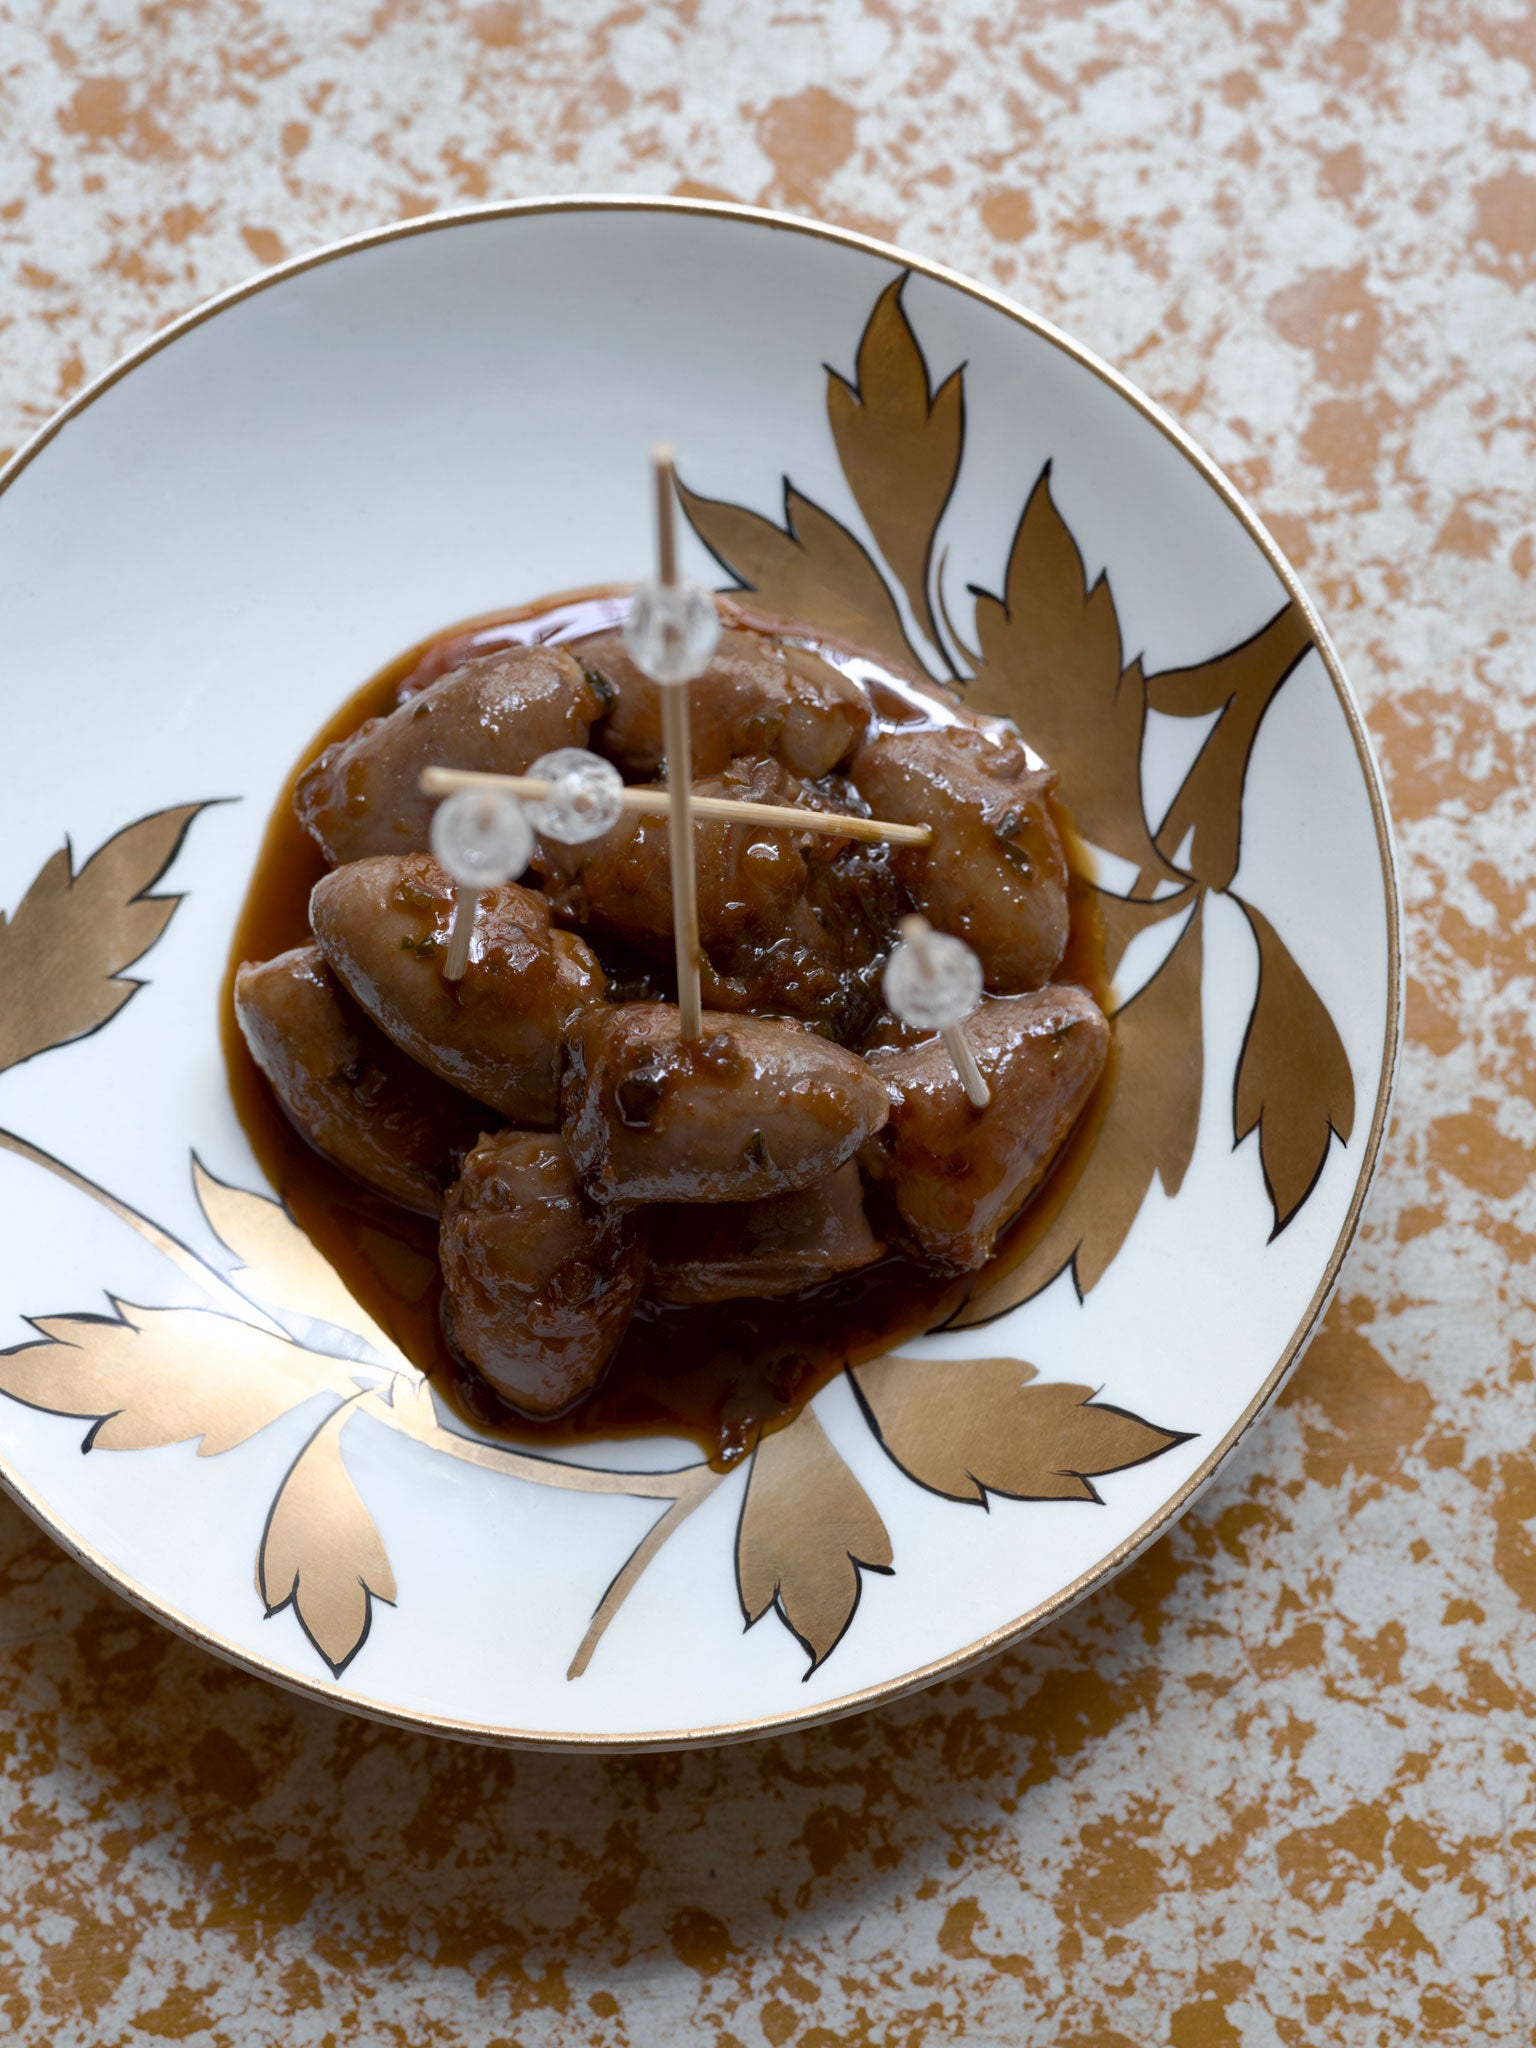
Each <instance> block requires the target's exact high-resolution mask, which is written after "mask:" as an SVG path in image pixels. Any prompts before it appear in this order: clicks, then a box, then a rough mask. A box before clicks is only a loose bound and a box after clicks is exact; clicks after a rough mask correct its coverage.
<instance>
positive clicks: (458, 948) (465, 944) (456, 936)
mask: <svg viewBox="0 0 1536 2048" xmlns="http://www.w3.org/2000/svg"><path fill="white" fill-rule="evenodd" d="M479 898H480V891H479V890H478V889H476V888H472V887H470V886H469V885H468V884H466V883H463V882H461V883H459V885H458V886H457V887H456V888H455V890H454V892H453V923H452V924H451V925H450V926H449V927H448V951H447V952H446V953H445V954H444V956H443V979H444V981H462V980H463V979H464V970H465V968H466V967H467V966H468V965H469V944H470V940H471V939H473V937H474V936H475V911H476V909H477V907H478V904H479Z"/></svg>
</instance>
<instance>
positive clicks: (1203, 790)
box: [1146, 604, 1312, 889]
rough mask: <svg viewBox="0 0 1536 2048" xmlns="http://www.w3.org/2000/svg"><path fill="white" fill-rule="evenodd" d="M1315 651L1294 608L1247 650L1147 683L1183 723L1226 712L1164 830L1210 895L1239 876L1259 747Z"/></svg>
mask: <svg viewBox="0 0 1536 2048" xmlns="http://www.w3.org/2000/svg"><path fill="white" fill-rule="evenodd" d="M1311 645H1312V633H1311V629H1310V628H1309V627H1308V625H1307V622H1306V620H1305V618H1304V617H1303V616H1302V613H1301V609H1300V607H1299V606H1298V605H1295V604H1287V605H1286V606H1285V607H1284V609H1283V610H1281V611H1278V612H1276V614H1275V616H1274V617H1273V618H1272V619H1271V620H1270V621H1269V623H1268V625H1266V626H1263V627H1262V628H1261V629H1260V630H1259V631H1258V632H1257V633H1255V634H1254V636H1253V638H1252V639H1251V640H1245V641H1244V642H1243V644H1242V645H1241V646H1240V647H1232V648H1229V649H1228V650H1227V652H1226V653H1225V654H1218V655H1216V656H1215V657H1214V659H1213V660H1210V661H1205V662H1201V663H1199V664H1198V665H1197V666H1196V667H1194V668H1183V669H1166V670H1164V671H1163V672H1162V673H1161V674H1160V675H1155V676H1148V677H1147V680H1146V690H1147V702H1148V703H1149V704H1150V705H1151V706H1152V708H1153V710H1154V711H1165V712H1168V713H1170V714H1171V715H1172V716H1174V717H1177V718H1196V717H1208V716H1209V715H1210V713H1211V712H1213V711H1219V712H1220V713H1221V716H1220V717H1219V718H1218V719H1217V721H1216V724H1215V725H1214V726H1213V727H1212V729H1211V731H1210V732H1209V733H1208V734H1207V736H1206V741H1205V745H1204V746H1203V747H1202V748H1201V749H1200V752H1199V753H1198V754H1197V755H1196V756H1195V761H1194V765H1193V766H1192V767H1191V769H1190V771H1189V773H1188V775H1186V776H1185V778H1184V782H1183V785H1182V786H1181V788H1180V789H1179V792H1178V794H1177V796H1175V798H1174V800H1173V803H1172V805H1171V806H1170V808H1169V811H1168V815H1167V816H1166V817H1165V818H1164V819H1163V822H1162V824H1161V825H1160V826H1159V827H1158V830H1157V845H1158V850H1159V852H1160V853H1161V854H1162V856H1163V858H1164V859H1165V860H1167V861H1169V862H1171V863H1175V864H1177V866H1178V867H1179V868H1180V869H1181V870H1183V871H1184V872H1185V873H1187V874H1191V875H1193V876H1194V878H1195V880H1196V881H1197V882H1203V883H1204V884H1205V886H1206V887H1207V888H1208V889H1225V888H1227V887H1228V886H1229V885H1230V883H1231V881H1232V877H1233V876H1234V875H1235V874H1236V873H1237V863H1238V856H1239V854H1240V852H1241V849H1242V822H1243V784H1244V782H1245V781H1246V779H1247V775H1248V759H1249V756H1250V755H1251V754H1252V752H1253V743H1254V740H1255V739H1256V738H1257V737H1258V731H1259V725H1260V722H1261V721H1262V719H1263V717H1264V714H1265V712H1266V711H1267V710H1268V709H1269V707H1270V705H1271V704H1272V703H1273V702H1274V700H1275V694H1276V692H1277V691H1278V690H1279V688H1280V686H1281V684H1282V683H1283V682H1284V681H1285V680H1286V678H1287V677H1288V676H1289V675H1290V674H1291V672H1292V670H1293V669H1294V668H1295V666H1296V664H1297V663H1298V662H1299V661H1300V660H1301V657H1302V656H1303V655H1304V654H1305V653H1306V651H1307V649H1308V648H1309V647H1310V646H1311ZM1186 840H1187V841H1188V850H1187V852H1186V851H1185V842H1186Z"/></svg>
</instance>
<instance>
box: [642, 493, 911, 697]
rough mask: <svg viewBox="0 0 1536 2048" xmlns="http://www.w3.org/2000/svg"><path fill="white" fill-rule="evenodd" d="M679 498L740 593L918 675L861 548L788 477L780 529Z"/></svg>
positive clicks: (731, 509)
mask: <svg viewBox="0 0 1536 2048" xmlns="http://www.w3.org/2000/svg"><path fill="white" fill-rule="evenodd" d="M677 495H678V498H679V500H680V501H681V503H682V507H683V510H684V512H685V513H686V514H687V516H688V520H689V523H690V524H691V525H692V527H693V530H694V532H695V533H696V534H697V535H698V536H699V539H700V540H701V541H703V543H704V545H705V547H707V548H708V549H709V551H710V553H711V554H712V555H713V556H714V557H715V559H716V561H718V562H719V563H720V565H721V567H722V568H724V569H725V570H727V571H728V572H729V574H731V575H732V576H734V577H735V578H736V580H737V583H738V585H739V586H740V587H743V588H745V589H747V590H750V591H752V592H754V593H755V594H756V596H757V598H758V600H759V602H760V603H761V605H762V607H763V609H764V610H765V611H767V612H771V613H773V614H775V615H777V616H778V617H780V618H786V619H803V620H805V621H806V622H807V623H808V624H810V625H813V626H819V627H820V628H821V630H822V631H823V632H825V633H829V634H831V635H833V636H834V637H835V638H837V639H842V640H847V641H849V642H851V643H852V645H854V646H855V647H862V648H864V649H865V650H866V651H867V652H868V653H870V654H874V655H880V656H882V657H884V658H885V659H886V660H887V661H890V662H893V663H894V664H895V666H896V667H897V668H899V669H904V670H907V671H909V672H912V673H916V674H919V675H920V674H921V673H922V672H923V671H922V664H921V663H920V662H919V661H918V659H917V657H916V655H915V654H914V653H913V652H912V648H911V646H910V644H909V643H908V640H907V636H906V633H905V631H904V629H903V627H902V623H901V614H900V612H899V611H898V610H897V609H896V601H895V599H894V598H893V597H892V596H891V593H890V591H889V589H888V588H887V587H886V582H885V578H884V577H883V576H882V575H881V574H880V571H879V570H878V569H877V568H876V567H875V565H874V563H873V562H872V561H871V560H870V558H869V555H868V553H867V552H866V550H865V549H864V548H863V547H862V546H861V545H860V543H859V542H858V541H857V540H855V539H854V537H853V535H852V534H851V533H850V532H849V531H848V529H847V527H846V526H843V525H841V524H840V523H839V522H838V521H837V520H836V519H834V518H833V517H832V515H831V513H830V512H824V511H823V510H822V509H821V507H820V506H819V505H815V504H812V502H811V500H810V499H809V498H804V497H802V496H801V495H800V493H799V492H798V491H797V490H796V489H795V488H794V486H793V485H792V484H791V483H789V481H788V480H787V479H786V481H785V484H784V524H783V526H782V527H780V526H775V525H774V523H773V521H772V520H771V519H764V518H763V517H762V515H761V514H760V513H757V512H749V511H748V510H747V509H746V507H745V506H742V505H731V504H728V503H727V502H726V501H725V500H724V499H722V498H701V497H699V496H697V495H696V494H695V493H694V492H693V491H689V490H685V489H684V488H683V486H682V485H681V484H679V485H678V487H677Z"/></svg>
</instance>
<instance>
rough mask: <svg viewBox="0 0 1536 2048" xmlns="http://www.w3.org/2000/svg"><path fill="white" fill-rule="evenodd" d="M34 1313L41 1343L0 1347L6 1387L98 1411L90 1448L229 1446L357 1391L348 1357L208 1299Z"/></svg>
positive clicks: (202, 1453) (21, 1397)
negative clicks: (309, 1405)
mask: <svg viewBox="0 0 1536 2048" xmlns="http://www.w3.org/2000/svg"><path fill="white" fill-rule="evenodd" d="M112 1306H113V1308H114V1309H115V1310H116V1311H117V1313H116V1315H115V1316H38V1317H35V1318H34V1319H33V1323H32V1327H33V1328H34V1329H35V1330H39V1331H41V1333H42V1339H43V1341H42V1342H41V1343H36V1344H21V1345H18V1346H17V1347H16V1349H15V1350H13V1351H7V1352H4V1353H0V1392H4V1393H7V1394H9V1395H10V1396H11V1397H12V1399H13V1400H17V1401H25V1402H26V1403H27V1405H28V1406H29V1407H32V1408H44V1409H47V1410H48V1411H49V1412H50V1413H52V1414H54V1415H78V1416H81V1417H94V1418H96V1423H95V1427H94V1428H93V1429H92V1430H91V1431H90V1433H89V1435H88V1436H87V1438H86V1445H85V1447H86V1448H87V1449H91V1450H104V1451H141V1450H149V1449H151V1448H154V1447H156V1446H158V1445H161V1444H180V1443H189V1442H191V1441H192V1440H193V1439H194V1438H198V1439H200V1442H199V1443H198V1456H199V1457H201V1458H211V1457H215V1456H217V1454H218V1453H219V1452H220V1451H228V1450H232V1449H233V1448H234V1446H235V1445H236V1444H242V1443H244V1442H245V1441H246V1440H247V1438H249V1437H253V1436H255V1435H256V1433H257V1431H258V1430H263V1429H265V1428H266V1427H267V1425H268V1424H269V1423H272V1422H276V1421H277V1420H278V1418H279V1417H280V1416H283V1415H286V1414H288V1412H289V1411H290V1410H291V1409H293V1408H296V1407H297V1406H298V1405H299V1403H300V1402H301V1401H307V1400H308V1399H309V1398H310V1397H311V1396H312V1395H314V1394H319V1393H324V1392H326V1391H331V1392H345V1393H349V1394H350V1393H351V1392H352V1391H353V1388H352V1385H351V1382H350V1381H349V1380H348V1379H347V1378H346V1377H345V1367H344V1364H343V1362H342V1361H340V1360H337V1359H330V1358H324V1357H321V1356H320V1355H319V1354H318V1353H316V1352H313V1351H306V1350H304V1349H303V1347H302V1346H300V1345H298V1344H291V1343H289V1342H288V1341H287V1339H286V1338H283V1337H274V1336H270V1335H269V1334H268V1333H267V1332H266V1331H265V1330H258V1329H255V1328H253V1327H252V1325H251V1324H249V1323H242V1322H237V1321H236V1320H235V1318H234V1317H233V1316H226V1315H217V1314H215V1313H213V1312H212V1311H211V1310H208V1309H202V1308H135V1307H131V1306H129V1305H128V1304H127V1303H124V1302H118V1301H114V1302H113V1304H112Z"/></svg>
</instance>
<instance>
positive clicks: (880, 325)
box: [827, 274, 965, 648]
mask: <svg viewBox="0 0 1536 2048" xmlns="http://www.w3.org/2000/svg"><path fill="white" fill-rule="evenodd" d="M906 282H907V279H906V275H905V274H903V275H902V276H901V277H898V278H897V279H896V280H895V282H894V283H893V284H889V285H887V286H886V288H885V290H884V291H883V292H882V293H881V294H880V296H879V298H878V299H877V300H876V301H875V308H874V311H873V312H872V313H871V314H870V316H869V322H868V325H867V326H866V327H865V329H864V333H863V337H862V339H861V340H860V342H859V353H858V360H857V365H856V377H855V381H854V382H853V383H849V381H848V380H847V378H845V377H842V376H840V375H839V374H838V373H837V372H836V371H835V370H834V371H831V372H830V373H829V374H828V378H827V418H828V420H829V421H830V423H831V427H832V437H833V439H834V440H835V441H836V443H837V454H838V460H839V462H840V463H841V465H842V471H843V475H844V477H845V478H846V479H847V481H848V487H849V489H850V490H851V491H852V492H853V495H854V498H855V500H856V501H857V504H858V507H859V510H860V511H861V512H862V513H863V514H864V517H865V519H866V520H868V522H869V530H870V532H871V533H872V534H873V535H874V539H875V545H876V547H878V548H879V550H880V552H881V554H882V555H883V556H884V557H885V559H886V561H887V562H888V563H889V564H890V567H891V570H892V572H893V573H894V575H895V577H896V579H897V581H898V582H899V583H900V585H901V587H902V589H903V590H904V591H905V592H906V594H907V599H908V602H909V603H910V604H911V606H912V612H913V616H914V617H915V618H916V620H917V622H918V624H919V626H921V628H922V629H923V631H924V632H925V633H926V634H927V636H928V638H929V640H930V641H931V642H932V644H933V646H934V647H935V648H942V647H943V644H944V643H943V641H942V640H941V639H940V637H939V631H938V627H937V624H936V622H935V620H934V615H933V606H932V603H931V601H930V598H929V576H930V573H931V570H932V566H933V543H934V536H935V534H936V533H937V531H938V525H939V521H940V519H941V518H942V517H943V514H944V508H945V506H946V505H947V504H948V503H949V498H950V493H951V492H952V491H953V490H954V487H955V479H956V477H957V476H958V475H959V473H960V453H961V449H962V447H963V445H964V441H965V393H964V383H963V378H962V373H961V372H960V371H959V370H955V371H954V372H952V374H951V375H950V376H948V377H947V378H946V379H945V380H944V382H943V383H942V384H941V385H940V386H939V388H938V390H937V391H934V390H932V389H931V387H930V385H929V381H928V365H927V364H926V362H925V361H924V360H923V352H922V349H921V348H920V347H919V345H918V340H917V336H916V335H915V334H914V333H913V332H912V328H911V326H910V324H909V322H908V320H907V316H906V313H905V311H904V310H903V307H902V303H901V294H902V290H903V287H904V286H905V284H906Z"/></svg>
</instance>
